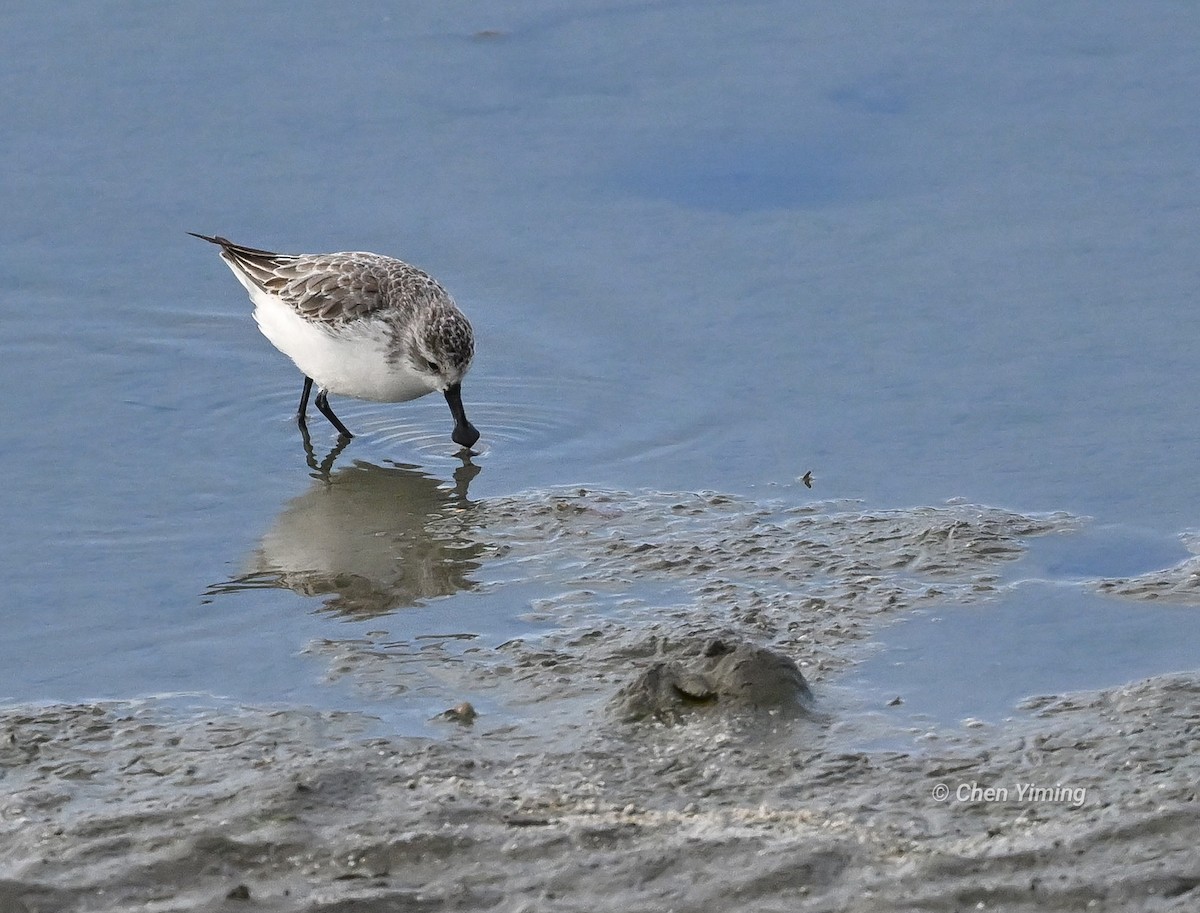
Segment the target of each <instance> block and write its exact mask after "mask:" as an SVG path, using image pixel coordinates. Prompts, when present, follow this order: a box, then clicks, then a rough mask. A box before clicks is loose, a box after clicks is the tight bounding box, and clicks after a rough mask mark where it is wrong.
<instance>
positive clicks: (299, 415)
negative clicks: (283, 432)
mask: <svg viewBox="0 0 1200 913" xmlns="http://www.w3.org/2000/svg"><path fill="white" fill-rule="evenodd" d="M311 392H312V378H311V377H305V378H304V390H303V392H301V394H300V408H299V409H297V410H296V424H297V425H299V426H300V430H301V431H303V432H304V436H305V437H308V419H307V418H306V417H305V413H306V412H308V394H309V393H311Z"/></svg>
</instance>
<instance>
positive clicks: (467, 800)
mask: <svg viewBox="0 0 1200 913" xmlns="http://www.w3.org/2000/svg"><path fill="white" fill-rule="evenodd" d="M476 520H477V521H478V537H479V541H480V543H481V544H482V546H483V548H482V552H486V553H489V554H493V555H495V556H496V560H502V561H508V562H511V563H512V566H513V567H514V568H523V569H525V571H526V572H528V573H529V574H530V575H535V574H536V575H547V574H549V575H552V577H553V579H554V580H555V581H557V582H560V583H561V585H562V592H561V594H560V595H559V596H557V597H555V598H553V599H550V600H547V601H546V602H544V603H543V604H539V605H536V606H532V607H531V612H533V613H539V612H541V613H547V614H553V615H554V616H555V617H556V618H557V619H559V623H558V624H557V625H555V626H553V627H552V628H550V629H549V631H548V633H546V634H545V636H541V637H538V638H536V639H533V638H530V639H526V640H518V641H513V642H510V643H507V644H502V645H500V646H498V647H495V648H492V649H484V648H482V647H478V646H475V647H472V648H471V649H469V650H457V651H452V650H450V649H449V648H448V647H447V649H443V650H439V649H432V650H429V649H421V650H417V649H416V648H415V647H414V645H411V644H406V643H403V642H399V641H395V640H388V639H386V638H382V637H381V638H380V639H379V640H378V641H374V640H372V639H370V638H367V639H358V640H347V641H333V640H329V641H322V642H320V643H317V644H314V645H312V646H311V648H310V650H311V652H312V653H313V655H314V656H315V657H317V658H319V659H320V660H322V661H324V662H326V663H327V664H328V669H329V674H330V675H331V676H334V677H349V678H350V679H351V680H353V681H354V682H355V683H356V684H357V685H359V686H360V687H361V688H363V689H364V690H365V691H367V692H370V693H372V694H373V695H380V694H383V695H395V696H396V698H397V699H398V700H399V699H403V697H402V696H403V695H404V694H405V693H406V692H408V691H411V690H413V689H417V688H420V687H423V685H422V683H423V682H426V681H427V680H428V679H429V678H430V677H431V676H435V675H436V676H437V679H438V681H439V682H441V683H442V685H443V686H444V687H445V688H446V689H447V690H448V692H450V693H454V694H455V695H456V696H458V697H459V698H461V699H463V700H471V701H475V702H476V703H479V702H480V701H481V700H482V701H486V702H488V703H490V704H492V705H494V706H498V707H502V708H505V709H504V710H503V711H502V712H493V713H483V714H481V715H480V716H479V717H478V718H477V719H475V720H474V721H473V722H468V721H469V719H470V715H469V714H466V715H464V714H460V715H459V716H458V719H460V720H462V721H463V722H452V721H447V722H444V723H442V724H440V725H441V726H442V727H443V728H444V731H445V733H444V736H442V737H440V738H400V737H392V736H387V735H382V736H381V735H380V734H379V732H378V726H377V725H376V723H375V722H374V721H372V720H371V719H369V718H367V717H365V716H361V715H358V714H353V713H339V714H331V713H319V712H316V711H314V710H310V709H305V708H287V709H273V710H269V709H262V708H258V709H255V708H241V709H238V710H220V711H217V710H207V711H204V712H188V713H184V712H181V711H179V710H177V709H175V708H174V705H172V704H169V703H167V702H162V701H143V702H137V703H98V704H88V705H70V706H62V705H58V706H23V707H8V708H5V709H3V710H2V711H0V787H2V789H3V793H2V796H3V798H2V800H0V911H4V913H9V911H14V913H24V911H47V913H48V911H56V913H69V911H80V913H82V911H101V910H103V911H109V910H112V911H117V910H120V911H127V910H148V911H184V910H188V911H191V910H204V911H244V910H270V911H293V910H295V911H380V913H383V911H407V910H442V909H447V910H480V909H490V910H499V911H510V910H511V911H519V910H579V911H601V910H621V911H630V910H680V911H691V910H695V911H709V910H717V909H755V910H779V911H795V910H809V909H811V910H828V909H857V910H909V909H914V908H921V909H932V910H965V909H1003V910H1030V911H1032V910H1107V909H1112V910H1118V909H1120V910H1124V909H1140V910H1180V911H1182V910H1192V909H1195V908H1196V904H1197V902H1198V901H1200V854H1197V852H1196V849H1195V848H1196V846H1197V845H1198V843H1200V814H1198V813H1197V812H1198V811H1200V806H1198V805H1197V791H1198V789H1200V786H1198V784H1200V753H1198V752H1197V751H1196V747H1197V745H1196V742H1197V739H1198V738H1200V676H1198V675H1186V676H1168V677H1160V678H1155V679H1150V680H1146V681H1142V682H1137V683H1134V684H1130V685H1127V686H1124V687H1121V688H1117V689H1112V690H1107V691H1103V692H1093V693H1078V694H1070V695H1057V696H1046V697H1043V698H1038V699H1035V700H1032V701H1030V702H1028V703H1027V705H1026V707H1025V708H1024V710H1023V712H1022V713H1021V714H1019V715H1018V716H1016V717H1015V718H1014V720H1013V721H1011V722H1009V723H1006V724H1005V725H1004V726H999V727H988V726H980V727H975V728H971V727H967V728H961V729H954V730H952V731H938V732H930V733H927V734H926V737H925V738H923V739H921V740H920V742H919V743H917V744H919V747H914V748H912V749H911V750H903V751H897V750H891V751H863V750H856V749H854V748H852V747H848V746H851V745H853V744H854V741H855V739H854V734H855V728H856V727H860V729H861V732H862V733H867V732H869V731H870V727H871V726H873V725H876V724H875V723H870V722H867V721H858V722H856V721H854V720H847V719H841V718H839V716H838V713H837V708H836V706H833V705H832V704H831V702H830V701H828V700H826V699H825V696H824V694H825V692H827V690H828V687H827V686H828V681H829V678H830V676H831V673H833V672H835V671H836V670H838V669H841V668H844V667H845V665H846V664H847V663H848V662H850V661H851V659H852V656H853V650H854V648H855V645H856V644H857V643H859V642H861V641H862V639H863V638H865V637H866V636H867V635H868V634H869V632H870V630H871V629H872V627H873V625H874V624H876V623H877V619H878V618H879V617H880V616H883V615H887V614H889V613H896V612H901V611H904V610H905V609H907V608H911V607H912V606H914V605H919V604H922V603H926V602H929V601H951V602H953V601H970V600H973V599H980V598H988V597H989V595H990V594H992V593H994V592H995V591H996V590H997V588H999V587H1001V584H1000V583H999V579H1000V575H999V574H998V573H997V572H998V569H999V568H1000V566H1001V565H1002V564H1003V563H1004V562H1008V561H1011V560H1013V559H1014V558H1016V557H1019V555H1020V554H1021V553H1022V550H1023V548H1024V544H1023V543H1024V541H1025V540H1026V539H1027V538H1028V537H1030V536H1034V535H1044V534H1054V533H1059V532H1064V531H1067V530H1069V529H1071V528H1073V524H1074V522H1075V521H1073V520H1072V519H1071V518H1068V517H1065V516H1061V515H1055V516H1049V517H1027V516H1022V515H1019V514H1013V513H1010V512H1006V511H997V510H992V509H986V508H978V507H973V506H970V505H948V506H946V507H944V508H936V509H934V508H922V509H918V510H909V511H895V512H864V511H861V510H859V509H857V508H855V507H854V506H852V505H819V506H816V507H806V508H802V509H800V508H795V509H793V508H783V507H780V506H778V505H761V504H754V503H751V502H745V501H739V500H738V499H734V498H728V497H725V496H719V495H660V494H629V493H619V492H601V493H595V492H584V491H574V492H552V493H542V494H539V495H536V496H535V495H530V496H528V497H525V498H514V499H509V500H507V501H500V502H495V503H493V504H490V505H487V506H486V507H485V508H483V513H482V515H481V516H479V517H477V518H476ZM448 522H450V521H448ZM646 579H649V580H654V581H658V582H662V583H666V584H669V585H670V586H671V588H672V592H673V593H674V594H675V601H674V602H671V603H670V604H665V605H662V606H658V607H656V608H650V609H648V608H647V607H646V606H645V605H638V606H631V607H628V608H625V609H623V608H622V607H621V606H619V605H616V606H613V605H605V606H603V607H598V606H599V604H600V603H602V602H603V596H604V593H605V590H606V587H609V586H610V585H612V584H614V583H620V582H622V581H628V580H634V581H641V580H646ZM601 608H603V611H601ZM759 689H761V690H759ZM631 695H633V698H632V704H631V697H630V696H631ZM656 695H657V696H659V697H662V696H665V697H666V700H667V703H666V705H664V707H665V709H664V710H663V711H662V712H656V710H655V705H654V704H653V699H655V696H656ZM647 701H650V703H647ZM631 706H632V707H634V708H635V711H636V712H631V711H630V707H631Z"/></svg>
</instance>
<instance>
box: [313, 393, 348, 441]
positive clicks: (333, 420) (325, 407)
mask: <svg viewBox="0 0 1200 913" xmlns="http://www.w3.org/2000/svg"><path fill="white" fill-rule="evenodd" d="M314 402H316V404H317V408H318V409H320V410H321V414H322V415H323V416H325V417H326V418H327V419H329V423H330V424H331V425H333V427H334V428H336V429H337V430H338V434H341V435H343V436H345V437H354V435H353V434H351V433H350V429H349V428H347V427H346V426H345V425H343V424H342V422H341V419H339V418H338V417H337V416H336V415H334V414H333V410H332V409H330V408H329V399H328V396H327V395H326V393H325V391H324V390H318V391H317V398H316V400H314Z"/></svg>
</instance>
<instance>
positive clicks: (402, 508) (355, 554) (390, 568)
mask: <svg viewBox="0 0 1200 913" xmlns="http://www.w3.org/2000/svg"><path fill="white" fill-rule="evenodd" d="M342 446H344V445H342ZM307 450H308V455H309V461H310V462H309V465H310V467H311V468H312V469H313V478H314V484H313V486H312V488H310V489H309V490H308V491H307V492H305V493H304V494H302V495H300V496H299V497H297V498H295V499H293V500H292V501H291V502H289V503H288V504H287V506H286V507H285V508H284V509H283V511H282V512H281V513H280V515H279V517H278V518H277V519H276V520H275V525H274V526H273V527H272V528H271V530H270V531H269V532H268V533H267V534H266V535H265V536H264V537H263V539H262V542H261V544H260V545H259V547H258V548H257V549H256V550H255V552H254V554H253V555H252V556H251V557H250V560H249V561H248V562H247V569H246V572H245V573H243V574H241V575H239V576H237V577H235V578H233V579H232V580H229V581H228V582H226V583H223V584H220V585H218V586H214V587H212V588H211V589H210V592H211V593H229V592H237V591H241V590H247V589H264V588H283V589H290V590H293V591H295V592H297V593H301V594H303V595H305V596H316V597H324V599H325V607H326V608H327V609H328V610H329V611H333V612H337V613H339V614H344V615H349V616H352V617H356V618H370V617H373V616H377V615H384V614H387V613H389V612H394V611H396V610H397V609H402V608H405V607H408V606H413V605H417V604H418V603H422V602H424V601H426V600H428V599H433V598H435V597H438V596H449V595H451V594H453V593H457V592H459V591H460V590H469V589H474V588H475V586H476V584H475V583H474V582H473V581H472V580H471V574H472V573H473V572H474V571H476V570H477V569H478V568H479V567H480V565H481V563H482V556H483V553H484V551H485V546H484V545H483V544H482V543H481V542H480V541H479V540H478V537H477V536H476V535H475V534H474V531H475V524H476V522H477V519H476V517H475V505H474V503H473V502H471V501H470V499H469V498H468V496H467V488H468V486H469V485H470V482H471V480H472V479H473V478H474V477H475V476H476V475H478V473H479V467H478V466H476V465H475V464H474V463H472V462H471V460H470V457H469V456H464V457H462V460H463V465H462V466H460V467H458V469H456V470H455V472H454V485H453V487H450V486H448V485H446V484H445V483H443V482H442V481H440V480H438V479H435V478H432V477H431V476H429V475H426V474H425V473H424V472H422V471H421V470H420V469H419V468H418V467H416V466H407V465H400V464H396V465H392V466H376V465H373V464H371V463H365V462H361V461H355V462H354V463H353V464H352V465H350V466H345V467H342V468H339V469H337V470H333V469H332V466H333V463H334V461H335V460H336V459H337V456H338V452H339V448H336V447H335V448H334V452H331V453H330V454H329V456H327V457H326V458H325V459H324V460H322V461H320V462H318V461H317V460H316V457H315V454H313V452H312V448H311V445H310V446H309V447H308V448H307Z"/></svg>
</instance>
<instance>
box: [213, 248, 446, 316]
mask: <svg viewBox="0 0 1200 913" xmlns="http://www.w3.org/2000/svg"><path fill="white" fill-rule="evenodd" d="M190 234H194V232H192V233H190ZM195 236H196V237H197V238H202V239H204V240H205V241H210V242H212V243H213V244H218V245H220V247H221V256H222V257H223V258H224V259H225V260H226V262H228V263H229V264H231V265H232V266H234V267H236V268H237V270H238V271H239V272H240V273H241V274H242V275H244V276H245V277H246V278H247V279H249V280H250V281H251V282H253V283H254V284H255V285H257V286H258V287H259V288H261V289H263V290H264V291H267V292H270V293H271V294H272V295H275V296H277V297H278V298H280V299H281V300H283V301H285V302H286V303H288V304H290V305H291V306H292V307H294V308H295V309H296V311H297V312H298V313H299V314H300V315H301V316H303V317H307V318H309V319H313V320H324V321H330V322H335V321H336V322H344V321H351V320H355V319H357V318H360V317H365V316H366V315H368V314H370V313H372V312H373V311H376V310H378V309H379V308H382V307H388V306H390V305H391V304H392V303H390V302H388V301H387V300H386V299H385V298H384V296H383V294H381V289H380V286H381V283H382V281H383V280H384V279H385V278H387V277H388V276H389V275H390V274H391V273H393V272H395V271H396V269H397V268H402V269H405V270H411V271H412V272H413V273H417V274H420V270H416V269H414V268H412V267H409V266H408V265H407V264H403V263H401V262H400V261H398V260H392V259H391V258H388V257H381V256H379V255H378V254H368V253H358V252H346V253H336V254H279V253H275V252H273V251H269V250H259V249H258V248H254V247H243V246H242V245H240V244H234V243H233V242H231V241H229V240H227V239H225V238H222V237H220V236H217V237H208V236H207V235H195ZM421 275H424V274H421Z"/></svg>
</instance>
